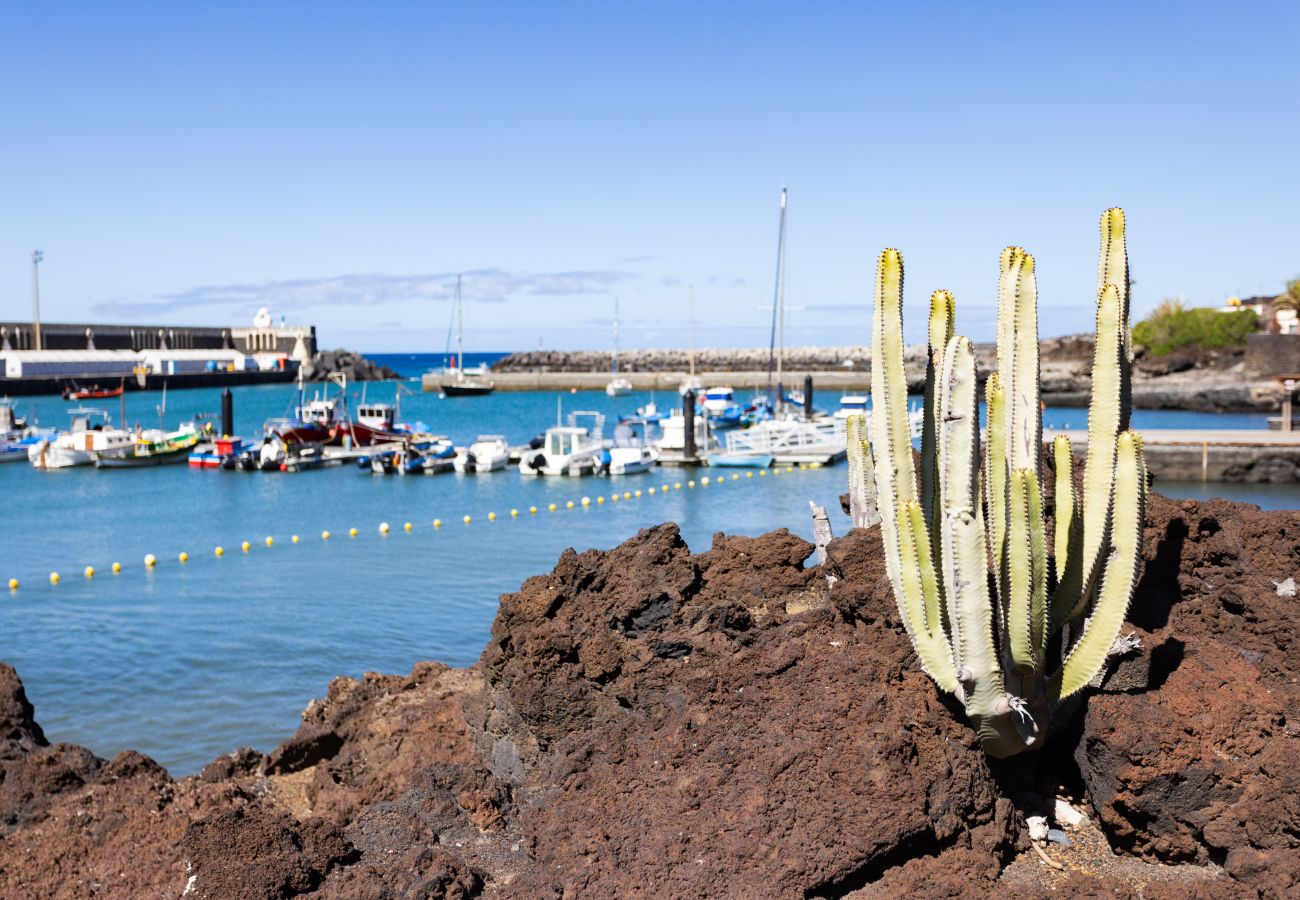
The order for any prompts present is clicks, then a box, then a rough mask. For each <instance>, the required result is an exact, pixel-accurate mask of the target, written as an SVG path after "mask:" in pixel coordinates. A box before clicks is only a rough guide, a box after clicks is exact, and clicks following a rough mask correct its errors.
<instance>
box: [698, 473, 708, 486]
mask: <svg viewBox="0 0 1300 900" xmlns="http://www.w3.org/2000/svg"><path fill="white" fill-rule="evenodd" d="M708 483H709V476H708V475H705V476H704V477H703V478H701V479H700V484H708Z"/></svg>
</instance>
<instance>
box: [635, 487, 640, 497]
mask: <svg viewBox="0 0 1300 900" xmlns="http://www.w3.org/2000/svg"><path fill="white" fill-rule="evenodd" d="M634 496H637V497H640V496H641V489H640V488H637V489H636V491H635V492H634Z"/></svg>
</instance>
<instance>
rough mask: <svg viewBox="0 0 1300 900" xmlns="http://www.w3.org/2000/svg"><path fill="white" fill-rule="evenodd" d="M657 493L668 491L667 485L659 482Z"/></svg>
mask: <svg viewBox="0 0 1300 900" xmlns="http://www.w3.org/2000/svg"><path fill="white" fill-rule="evenodd" d="M659 493H661V494H666V493H668V485H666V484H661V485H659Z"/></svg>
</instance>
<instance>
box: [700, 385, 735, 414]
mask: <svg viewBox="0 0 1300 900" xmlns="http://www.w3.org/2000/svg"><path fill="white" fill-rule="evenodd" d="M735 405H736V392H735V391H733V390H732V389H731V388H729V387H711V388H709V389H708V390H707V391H705V392H704V409H705V410H706V411H707V412H709V413H710V414H713V415H717V414H719V413H723V412H726V411H727V410H729V409H730V408H731V407H733V406H735Z"/></svg>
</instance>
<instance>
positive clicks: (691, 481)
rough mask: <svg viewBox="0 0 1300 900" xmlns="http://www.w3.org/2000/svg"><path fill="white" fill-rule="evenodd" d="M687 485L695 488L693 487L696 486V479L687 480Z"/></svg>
mask: <svg viewBox="0 0 1300 900" xmlns="http://www.w3.org/2000/svg"><path fill="white" fill-rule="evenodd" d="M686 486H687V487H688V488H693V487H695V479H694V478H692V479H691V480H690V481H688V482H686Z"/></svg>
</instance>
